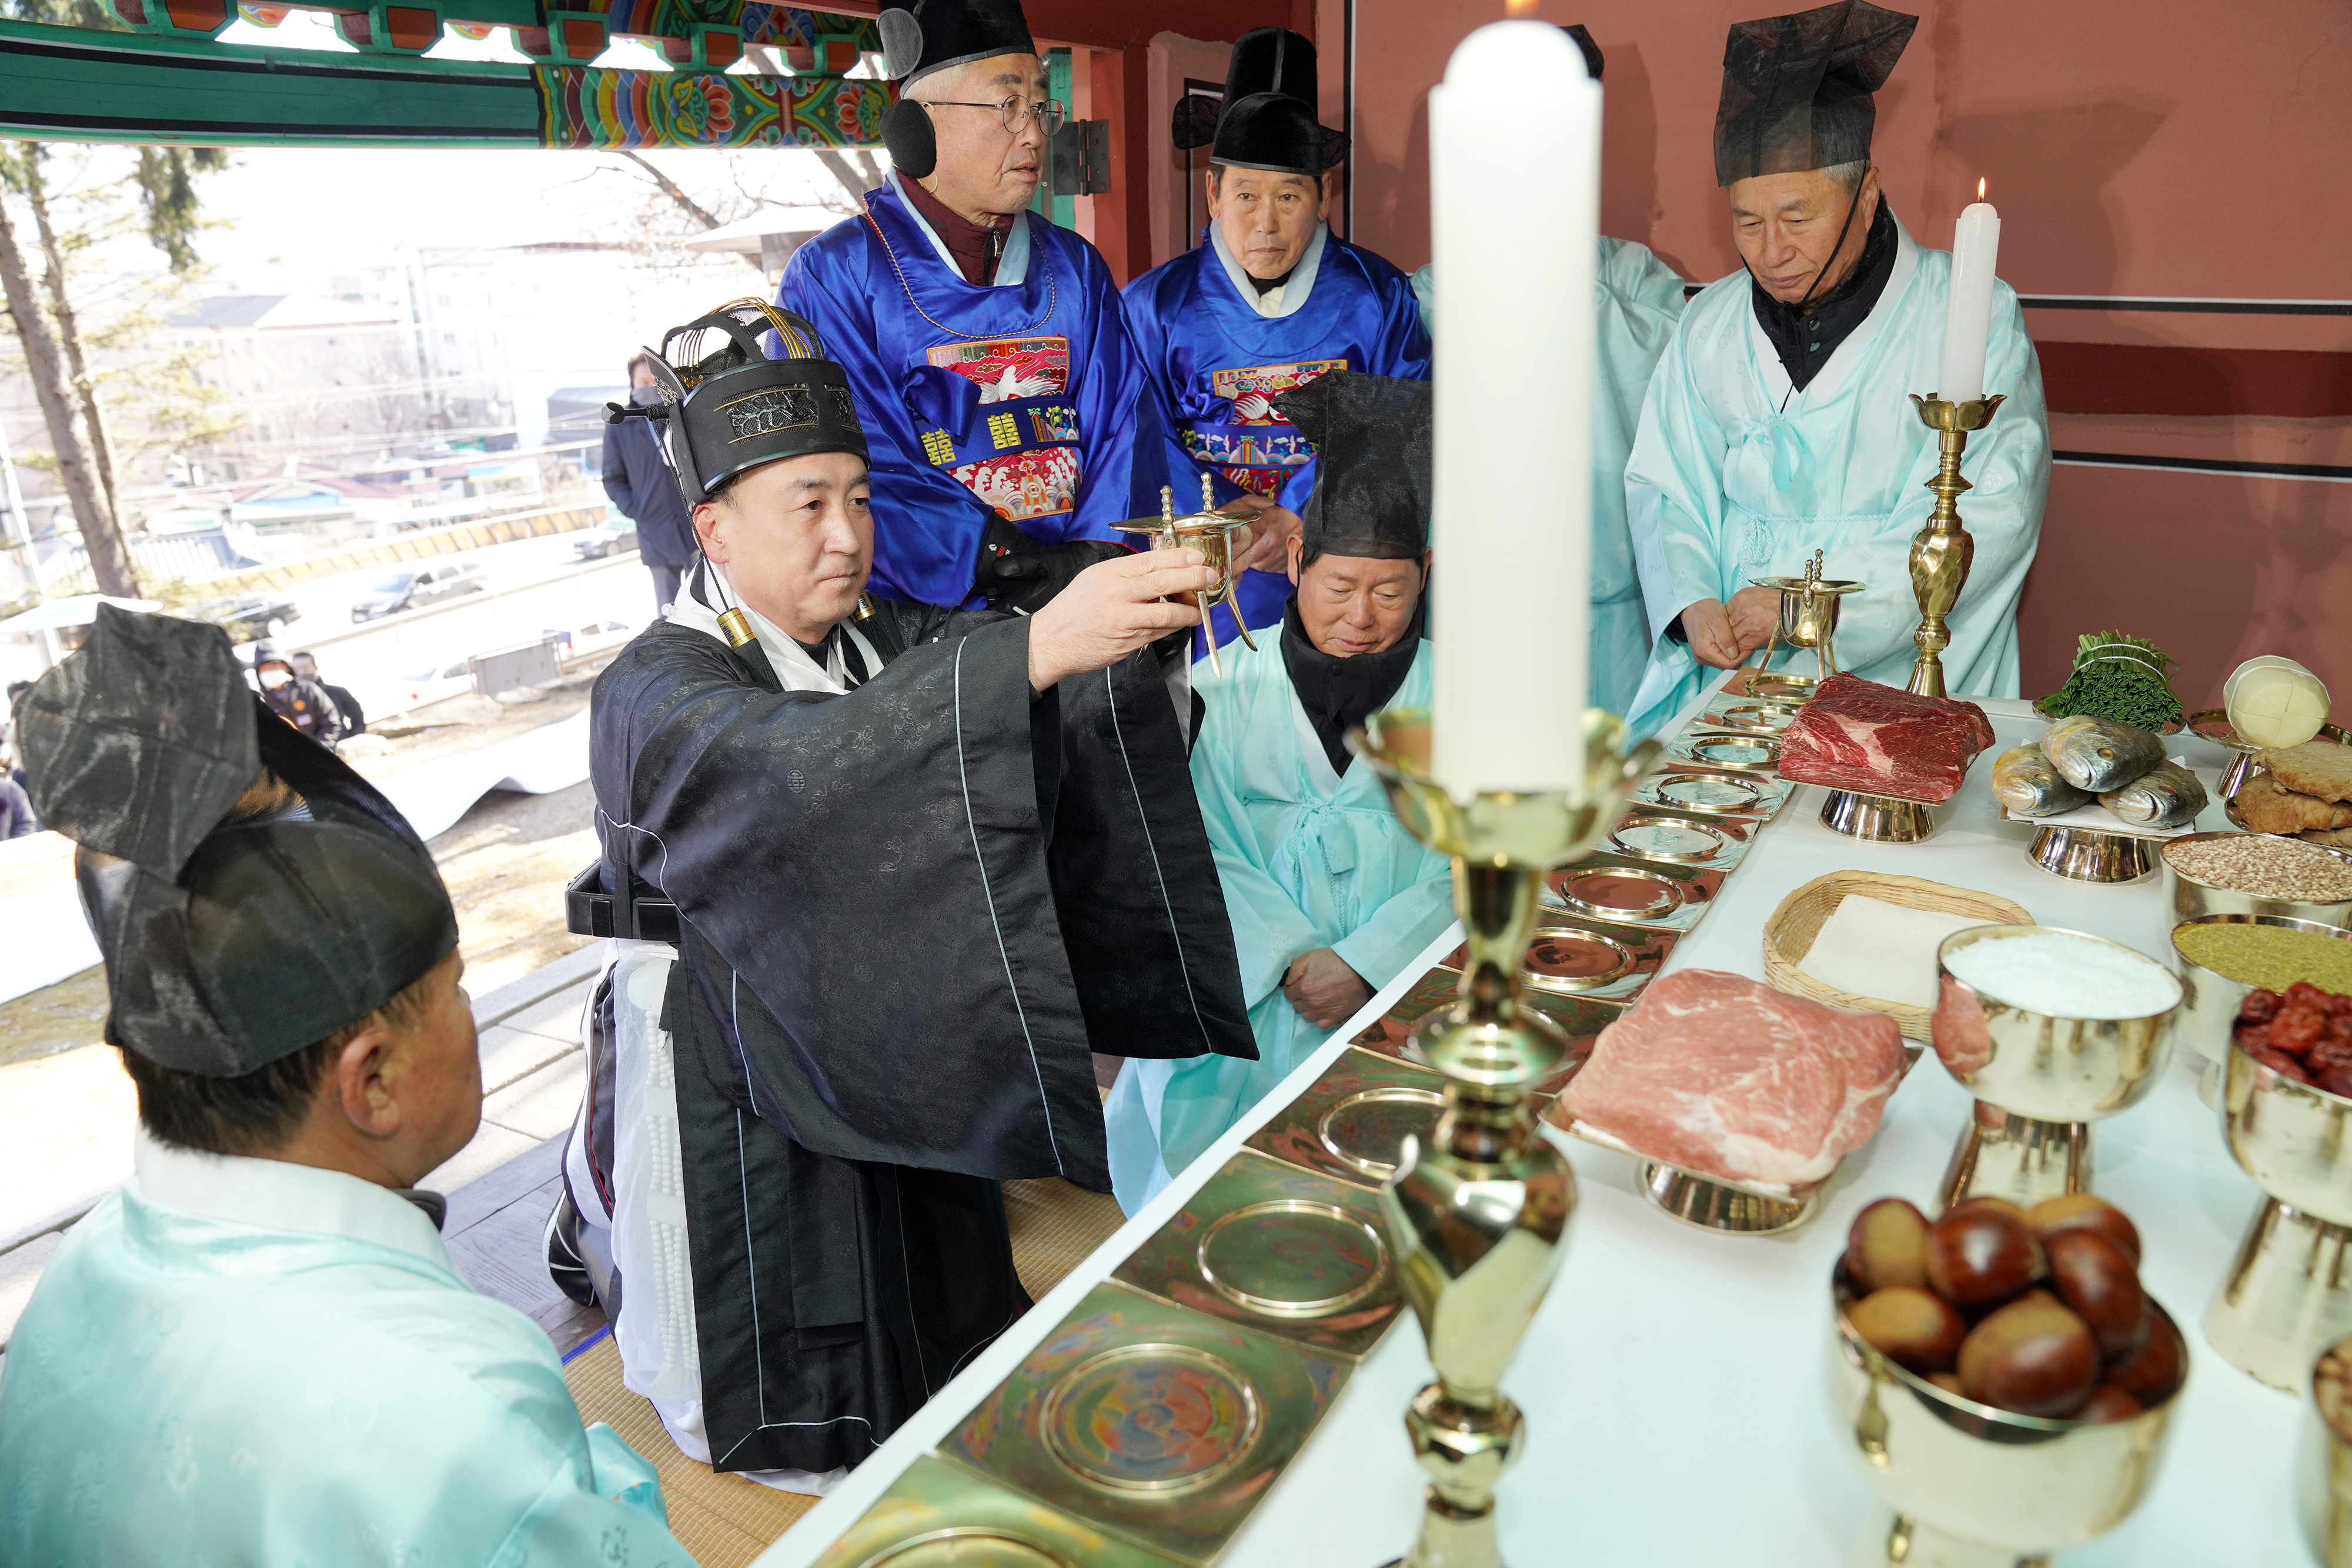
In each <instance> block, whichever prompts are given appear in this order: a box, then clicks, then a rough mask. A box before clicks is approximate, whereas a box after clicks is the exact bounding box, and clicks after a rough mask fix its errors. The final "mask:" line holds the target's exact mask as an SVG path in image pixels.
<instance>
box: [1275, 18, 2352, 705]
mask: <svg viewBox="0 0 2352 1568" xmlns="http://www.w3.org/2000/svg"><path fill="white" fill-rule="evenodd" d="M1785 3H1786V8H1788V9H1796V8H1798V5H1799V4H1801V0H1785ZM1889 3H1892V4H1894V5H1895V7H1896V8H1898V9H1903V10H1910V11H1914V12H1916V14H1917V15H1918V16H1919V17H1920V24H1919V28H1918V31H1917V32H1916V34H1915V35H1914V37H1913V38H1912V41H1911V46H1910V47H1909V49H1908V50H1907V51H1906V54H1905V56H1904V58H1903V61H1902V63H1901V64H1900V65H1898V66H1897V67H1896V68H1895V76H1894V78H1893V79H1892V81H1891V82H1890V83H1889V85H1888V87H1887V88H1886V89H1885V91H1883V92H1882V93H1880V94H1879V96H1878V108H1879V118H1878V128H1877V135H1876V141H1875V149H1874V150H1875V155H1876V158H1877V161H1878V162H1879V165H1880V168H1881V172H1882V178H1883V180H1884V182H1885V187H1886V190H1887V193H1888V195H1889V198H1890V200H1891V201H1892V202H1893V204H1894V206H1895V213H1896V214H1897V215H1898V216H1899V217H1901V218H1902V219H1903V221H1904V223H1905V224H1906V225H1907V226H1908V227H1909V228H1910V230H1911V232H1912V233H1913V235H1915V236H1916V237H1918V238H1919V239H1920V240H1921V241H1922V242H1923V243H1925V244H1927V245H1931V246H1947V245H1948V244H1949V243H1950V241H1951V232H1952V222H1953V219H1954V218H1955V217H1956V216H1957V215H1958V211H1959V209H1960V207H1961V206H1962V205H1963V204H1965V203H1966V201H1967V200H1968V199H1969V197H1970V196H1971V195H1972V194H1973V193H1974V190H1975V186H1976V181H1977V179H1978V177H1979V176H1983V177H1985V178H1987V179H1988V181H1989V182H1990V195H1991V198H1992V199H1993V201H1994V202H1995V203H1996V204H1998V205H1999V206H2000V209H2001V217H2002V231H2001V268H2000V270H2001V276H2002V277H2005V278H2007V279H2008V280H2009V281H2010V283H2011V285H2013V286H2014V287H2016V288H2017V289H2018V290H2019V291H2020V292H2021V293H2029V294H2070V295H2099V296H2116V295H2127V296H2185V297H2191V298H2263V299H2334V300H2343V299H2352V199H2347V196H2352V5H2347V4H2345V3H2344V0H2247V3H2243V4H2240V5H2227V6H2225V5H2216V4H2212V3H2211V0H2063V3H2053V0H1909V3H1907V4H1906V0H1889ZM1780 8H1781V7H1780V6H1776V5H1773V4H1772V3H1771V0H1573V3H1571V0H1542V3H1541V9H1540V11H1539V13H1538V14H1539V15H1540V16H1542V17H1543V19H1545V20H1549V21H1554V22H1561V23H1566V22H1582V23H1584V24H1585V25H1586V26H1589V27H1591V30H1592V33H1593V36H1594V37H1595V38H1596V40H1597V41H1598V42H1599V43H1600V44H1601V48H1602V49H1603V50H1604V51H1605V52H1606V54H1607V56H1608V68H1607V72H1606V75H1605V78H1604V85H1605V88H1606V89H1607V90H1606V103H1607V110H1606V120H1605V131H1604V134H1605V136H1606V142H1605V145H1604V147H1603V152H1602V170H1603V178H1602V190H1601V224H1602V227H1603V228H1604V229H1605V230H1606V231H1607V232H1608V233H1610V234H1612V235H1622V236H1624V237H1627V238H1631V239H1638V240H1642V241H1643V242H1645V243H1646V244H1648V245H1649V246H1651V247H1652V248H1653V249H1654V250H1656V251H1657V252H1658V253H1659V254H1660V255H1661V256H1664V257H1665V258H1666V259H1667V260H1668V261H1669V262H1671V263H1673V264H1674V265H1675V266H1676V267H1679V268H1680V269H1681V270H1682V272H1683V273H1684V275H1685V277H1696V278H1699V279H1702V280H1706V279H1713V278H1716V277H1722V276H1725V275H1727V274H1728V273H1730V272H1731V271H1733V270H1734V269H1735V268H1736V267H1738V252H1737V251H1736V250H1735V249H1734V247H1733V246H1732V244H1731V238H1730V234H1729V230H1728V227H1727V224H1726V222H1725V219H1724V198H1723V196H1722V194H1721V193H1720V192H1719V191H1718V190H1717V188H1716V184H1715V176H1714V155H1713V131H1714V123H1715V107H1716V99H1717V91H1718V89H1719V87H1720V83H1721V69H1720V68H1721V62H1722V57H1723V38H1724V32H1725V29H1726V27H1727V26H1728V25H1729V24H1730V23H1731V22H1733V21H1737V20H1744V19H1747V18H1749V17H1753V16H1768V15H1771V14H1773V13H1774V12H1775V11H1776V10H1777V9H1780ZM1501 11H1502V6H1501V5H1500V4H1499V3H1487V0H1418V3H1416V4H1414V5H1403V4H1399V3H1391V0H1381V3H1379V4H1375V3H1373V0H1356V5H1355V7H1354V14H1353V28H1354V52H1355V60H1356V73H1355V77H1354V81H1353V84H1352V85H1353V108H1354V117H1353V122H1352V124H1349V125H1348V127H1347V129H1349V131H1351V132H1352V133H1353V135H1354V138H1355V143H1354V154H1355V155H1354V159H1353V162H1352V167H1351V169H1350V174H1351V177H1352V178H1353V179H1354V181H1355V182H1356V190H1355V196H1356V200H1355V218H1354V231H1353V237H1355V238H1356V239H1357V240H1359V241H1360V242H1361V243H1363V244H1367V245H1369V246H1371V247H1372V248H1373V249H1375V250H1378V251H1380V252H1381V253H1382V254H1383V255H1385V256H1388V257H1389V258H1390V259H1391V260H1392V261H1394V262H1396V263H1397V264H1398V265H1399V266H1401V267H1417V266H1419V265H1421V264H1422V263H1423V262H1424V261H1426V260H1428V259H1429V234H1428V225H1429V191H1428V182H1429V172H1428V150H1429V119H1428V89H1429V88H1430V86H1431V85H1432V84H1433V83H1434V82H1436V81H1437V80H1438V79H1440V78H1441V77H1442V76H1443V75H1444V68H1445V61H1446V57H1447V56H1448V54H1449V53H1450V52H1451V51H1452V49H1453V47H1454V44H1455V43H1457V42H1458V41H1459V40H1460V39H1461V37H1463V36H1464V35H1465V33H1467V32H1468V31H1469V30H1470V29H1471V28H1472V27H1474V26H1478V25H1479V24H1481V23H1484V22H1486V21H1489V20H1492V19H1494V18H1496V16H1499V15H1500V14H1501ZM1318 16H1319V20H1320V26H1319V29H1318V37H1319V41H1320V43H1321V45H1322V47H1323V51H1324V57H1325V58H1326V60H1328V61H1336V60H1337V59H1338V58H1339V57H1341V56H1343V54H1344V47H1343V42H1342V36H1343V30H1344V29H1345V27H1346V26H1348V23H1349V9H1348V6H1347V5H1346V3H1345V0H1318ZM1343 77H1344V72H1343V71H1342V70H1340V69H1338V68H1327V69H1326V72H1325V75H1324V78H1323V79H1324V82H1325V90H1324V112H1325V117H1326V121H1327V123H1330V124H1335V125H1337V124H1341V123H1342V121H1341V120H1340V119H1339V115H1340V113H1341V112H1342V108H1343V103H1342V99H1343V95H1344V92H1345V88H1346V84H1345V82H1344V80H1343ZM1532 194H1535V195H1537V196H1540V193H1539V192H1538V193H1532ZM2028 324H2029V326H2030V327H2031V329H2032V331H2033V333H2034V335H2035V337H2036V339H2037V340H2038V341H2040V342H2041V343H2042V344H2043V345H2045V346H2044V349H2043V353H2042V362H2043V369H2044V373H2045V378H2046V379H2047V381H2048V382H2049V385H2050V390H2051V394H2052V402H2053V406H2054V407H2056V408H2057V409H2059V410H2061V411H2070V412H2068V413H2062V414H2061V416H2060V417H2057V418H2054V419H2053V446H2054V447H2056V448H2057V449H2058V450H2060V451H2082V452H2095V453H2108V454H2113V453H2126V454H2144V455H2156V456H2172V457H2195V458H2203V459H2218V460H2221V461H2225V462H2252V463H2279V464H2286V463H2294V464H2305V465H2322V466H2334V467H2337V468H2339V469H2346V470H2347V471H2352V317H2346V316H2336V317H2312V316H2250V315H2190V314H2177V313H2175V314H2156V313H2151V312H2144V311H2134V312H2123V311H2095V310H2033V311H2030V312H2028ZM2164 416H2173V417H2164ZM2186 416H2201V417H2186ZM1962 510H1963V514H1964V515H1965V511H1966V502H1965V500H1963V502H1962ZM2347 608H2352V484H2347V483H2335V482H2328V481H2326V480H2290V479H2278V478H2248V477H2242V476H2217V475H2206V474H2193V473H2180V472H2159V471H2150V470H2142V469H2130V468H2119V467H2114V466H2089V465H2078V464H2071V463H2061V464H2060V465H2058V467H2057V470H2056V474H2055V477H2054V478H2053V482H2052V486H2051V495H2050V505H2049V510H2048V512H2047V514H2046V516H2045V518H2044V523H2043V532H2042V552H2041V555H2040V557H2039V559H2037V561H2036V563H2035V567H2034V570H2033V573H2032V578H2031V579H2030V580H2029V582H2028V586H2027V591H2026V597H2025V603H2024V608H2023V611H2022V612H2021V619H2020V634H2021V640H2022V642H2023V647H2024V685H2025V689H2026V690H2027V692H2028V693H2041V692H2046V691H2049V690H2051V689H2053V687H2055V686H2056V685H2058V684H2059V683H2060V682H2061V681H2063V679H2064V676H2065V672H2066V670H2067V668H2068V665H2069V664H2070V663H2071V661H2072V657H2073V653H2074V639H2075V637H2076V635H2077V634H2078V633H2080V632H2090V631H2101V630H2105V629H2109V628H2118V627H2119V628H2122V629H2125V630H2128V631H2132V632H2137V633H2140V634H2142V635H2147V636H2151V637H2154V638H2156V639H2157V640H2158V642H2160V643H2162V644H2163V645H2164V646H2165V647H2166V648H2167V649H2168V650H2170V651H2171V652H2172V653H2173V654H2174V655H2175V656H2176V657H2177V658H2179V659H2180V660H2181V662H2182V664H2183V665H2184V666H2185V669H2184V673H2183V674H2182V676H2181V678H2180V681H2179V688H2180V695H2182V697H2183V698H2184V699H2186V700H2188V701H2189V702H2190V703H2191V704H2192V705H2198V706H2206V705H2210V704H2212V703H2215V702H2218V701H2219V699H2220V692H2221V680H2222V677H2223V676H2225V675H2226V674H2228V673H2229V670H2230V669H2231V666H2232V665H2234V664H2235V663H2236V662H2237V661H2238V660H2240V659H2242V658H2245V657H2248V656H2251V655H2252V654H2255V653H2288V654H2290V655H2292V656H2293V657H2295V658H2299V659H2301V660H2302V661H2304V662H2305V664H2309V665H2310V666H2311V667H2312V668H2313V669H2314V670H2315V671H2317V672H2318V673H2319V674H2321V676H2322V678H2323V679H2326V681H2327V682H2328V683H2329V685H2330V688H2331V689H2332V690H2333V691H2334V692H2335V693H2336V694H2337V699H2336V717H2337V718H2338V719H2339V720H2346V719H2347V718H2352V613H2347Z"/></svg>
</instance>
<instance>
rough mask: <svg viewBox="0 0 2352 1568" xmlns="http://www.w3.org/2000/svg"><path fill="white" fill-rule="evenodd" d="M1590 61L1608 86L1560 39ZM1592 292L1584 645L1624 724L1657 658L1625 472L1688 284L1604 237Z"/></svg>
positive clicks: (1428, 290) (1418, 281) (1595, 696)
mask: <svg viewBox="0 0 2352 1568" xmlns="http://www.w3.org/2000/svg"><path fill="white" fill-rule="evenodd" d="M1563 30H1564V31H1565V32H1566V33H1567V34H1568V35H1569V37H1572V38H1574V39H1575V40H1576V43H1577V47H1579V48H1580V49H1582V50H1583V51H1584V63H1585V67H1586V68H1588V69H1589V70H1591V73H1592V79H1593V80H1595V81H1599V80H1600V79H1601V63H1602V62H1601V46H1600V45H1598V44H1596V43H1594V42H1593V41H1592V35H1591V33H1589V32H1587V31H1586V30H1585V29H1584V27H1583V26H1581V25H1579V26H1572V27H1568V28H1565V29H1563ZM1432 277H1433V268H1430V267H1423V268H1421V269H1420V270H1419V271H1417V272H1415V273H1414V274H1413V275H1412V292H1413V295H1414V298H1417V299H1419V300H1420V301H1421V320H1422V325H1423V326H1424V327H1426V328H1427V329H1429V331H1430V333H1431V335H1432V336H1435V334H1436V332H1437V322H1436V319H1435V317H1434V315H1433V311H1432V308H1431V305H1432V298H1433V287H1432V282H1431V280H1432ZM1596 282H1597V287H1595V288H1594V290H1593V307H1594V335H1593V341H1592V368H1593V375H1594V379H1595V381H1596V382H1598V385H1597V386H1596V387H1595V388H1594V395H1593V399H1592V619H1591V625H1590V629H1589V631H1588V632H1587V635H1586V645H1587V647H1588V648H1589V649H1590V650H1591V682H1592V685H1591V696H1592V703H1593V706H1596V707H1602V708H1606V709H1608V710H1609V711H1610V712H1611V713H1613V714H1620V715H1622V714H1623V713H1624V712H1625V711H1626V710H1627V709H1628V708H1629V707H1631V706H1633V693H1634V690H1635V688H1636V687H1638V686H1639V685H1641V684H1642V671H1643V667H1644V666H1645V665H1646V664H1648V662H1649V658H1650V616H1649V612H1648V610H1647V609H1646V608H1645V607H1644V606H1643V602H1642V578H1641V574H1640V572H1638V571H1637V570H1634V566H1633V535H1632V533H1631V532H1630V530H1629V529H1628V528H1627V527H1626V522H1625V463H1626V459H1627V458H1628V457H1630V456H1631V455H1633V433H1634V432H1635V431H1636V430H1637V429H1639V428H1640V426H1641V423H1642V399H1643V394H1644V393H1645V392H1648V391H1649V386H1650V375H1651V372H1652V371H1654V370H1655V369H1656V368H1657V363H1658V356H1659V355H1660V354H1663V353H1664V352H1665V349H1666V343H1667V340H1669V339H1671V338H1672V337H1673V336H1674V333H1675V321H1676V320H1678V319H1681V316H1682V313H1683V279H1682V275H1681V274H1680V273H1678V272H1676V271H1675V269H1674V268H1673V267H1668V266H1667V265H1666V264H1665V263H1664V262H1663V261H1660V260H1659V259H1658V258H1657V256H1655V255H1654V254H1653V253H1652V252H1651V250H1650V247H1649V246H1645V245H1643V244H1641V243H1639V242H1638V241H1635V240H1630V239H1612V238H1611V237H1610V236H1609V235H1601V266H1600V271H1599V273H1598V274H1597V277H1596Z"/></svg>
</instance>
